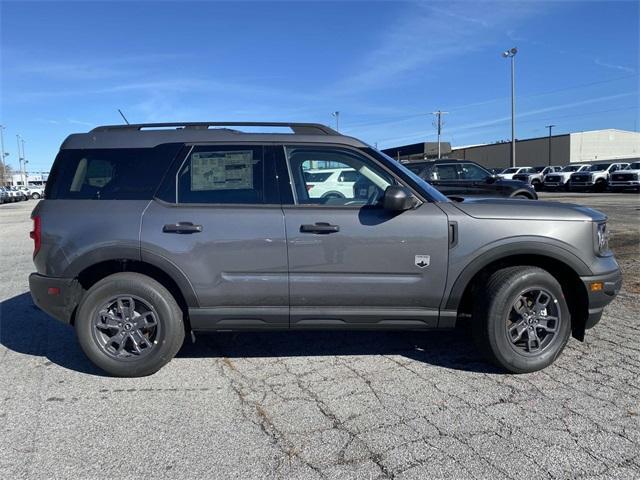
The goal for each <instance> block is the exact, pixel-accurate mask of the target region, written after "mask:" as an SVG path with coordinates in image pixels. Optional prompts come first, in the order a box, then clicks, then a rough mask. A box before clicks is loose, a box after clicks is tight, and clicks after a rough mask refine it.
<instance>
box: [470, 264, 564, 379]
mask: <svg viewBox="0 0 640 480" xmlns="http://www.w3.org/2000/svg"><path fill="white" fill-rule="evenodd" d="M484 285H486V286H485V287H483V288H480V289H478V290H477V291H476V295H475V302H474V303H475V305H476V308H475V310H474V315H473V328H474V337H475V340H476V342H477V344H478V347H479V348H480V350H481V351H482V352H483V353H484V354H485V355H486V356H487V358H488V359H489V360H491V361H492V362H493V363H495V364H496V365H498V366H499V367H501V368H503V369H505V370H507V371H509V372H512V373H528V372H535V371H537V370H541V369H543V368H545V367H547V366H549V365H551V364H552V363H553V362H554V361H555V359H556V358H558V356H559V355H560V353H561V352H562V350H563V349H564V347H565V345H566V344H567V341H568V340H569V336H570V334H571V316H570V313H569V308H568V306H567V301H566V299H565V297H564V294H563V292H562V287H561V286H560V284H559V283H558V281H557V280H556V279H555V278H554V277H553V276H552V275H551V274H550V273H549V272H547V271H546V270H543V269H541V268H538V267H528V266H516V267H508V268H504V269H502V270H498V271H496V272H495V273H493V274H492V275H491V276H490V277H489V279H488V281H487V282H486V283H485V284H484ZM538 292H541V293H540V294H539V293H538ZM523 299H524V300H523ZM529 299H531V302H532V304H531V305H529V304H528V301H529ZM534 300H539V301H538V302H534ZM545 300H546V301H547V303H546V306H544V307H543V306H542V305H543V302H544V301H545ZM519 310H520V312H521V313H518V311H519ZM535 311H537V312H538V313H537V314H534V313H532V312H535ZM553 318H556V320H555V321H554V320H553Z"/></svg>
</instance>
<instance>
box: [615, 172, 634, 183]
mask: <svg viewBox="0 0 640 480" xmlns="http://www.w3.org/2000/svg"><path fill="white" fill-rule="evenodd" d="M611 179H612V180H613V181H614V182H624V181H628V180H636V175H635V174H633V173H614V174H613V175H612V176H611Z"/></svg>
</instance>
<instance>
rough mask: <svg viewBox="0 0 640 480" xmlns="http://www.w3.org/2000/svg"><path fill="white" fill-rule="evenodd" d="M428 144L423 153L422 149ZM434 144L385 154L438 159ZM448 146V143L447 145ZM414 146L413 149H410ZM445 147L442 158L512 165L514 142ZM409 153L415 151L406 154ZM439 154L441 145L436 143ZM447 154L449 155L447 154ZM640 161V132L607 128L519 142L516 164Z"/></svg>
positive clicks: (405, 158)
mask: <svg viewBox="0 0 640 480" xmlns="http://www.w3.org/2000/svg"><path fill="white" fill-rule="evenodd" d="M420 145H424V151H423V152H422V153H420V152H418V151H416V149H418V150H419V146H420ZM431 145H433V143H424V144H413V145H405V146H401V147H395V148H389V149H386V150H384V152H385V153H386V154H387V155H389V156H391V157H393V158H395V159H398V160H400V161H403V160H404V161H407V160H413V159H418V158H420V157H421V158H437V153H436V155H435V156H434V154H433V148H429V149H427V146H429V147H431ZM446 145H447V147H448V144H446ZM410 147H411V148H410ZM447 150H448V149H445V148H443V149H442V151H443V153H442V156H443V157H449V158H458V159H463V158H464V159H467V160H472V161H474V162H477V163H479V164H481V165H484V166H485V167H487V168H506V167H508V166H510V164H511V143H510V142H503V143H493V144H486V145H470V146H466V147H453V148H451V149H450V152H447ZM405 152H411V153H410V154H408V155H403V153H405ZM436 152H437V144H436ZM445 152H446V153H445ZM638 158H640V133H638V132H631V131H626V130H616V129H606V130H593V131H588V132H578V133H567V134H563V135H553V136H551V137H548V136H546V137H539V138H530V139H526V140H517V141H516V165H518V166H538V165H566V164H568V163H593V162H605V161H618V160H626V161H629V160H635V159H638Z"/></svg>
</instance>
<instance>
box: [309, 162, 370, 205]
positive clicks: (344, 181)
mask: <svg viewBox="0 0 640 480" xmlns="http://www.w3.org/2000/svg"><path fill="white" fill-rule="evenodd" d="M358 176H359V174H358V172H356V171H355V170H354V169H353V168H327V169H313V170H306V171H305V172H304V177H305V181H306V183H307V188H308V190H309V198H353V184H354V183H355V182H356V180H357V179H358Z"/></svg>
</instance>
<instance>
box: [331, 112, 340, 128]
mask: <svg viewBox="0 0 640 480" xmlns="http://www.w3.org/2000/svg"><path fill="white" fill-rule="evenodd" d="M331 115H332V116H334V117H336V132H339V131H340V112H338V111H335V112H331Z"/></svg>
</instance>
